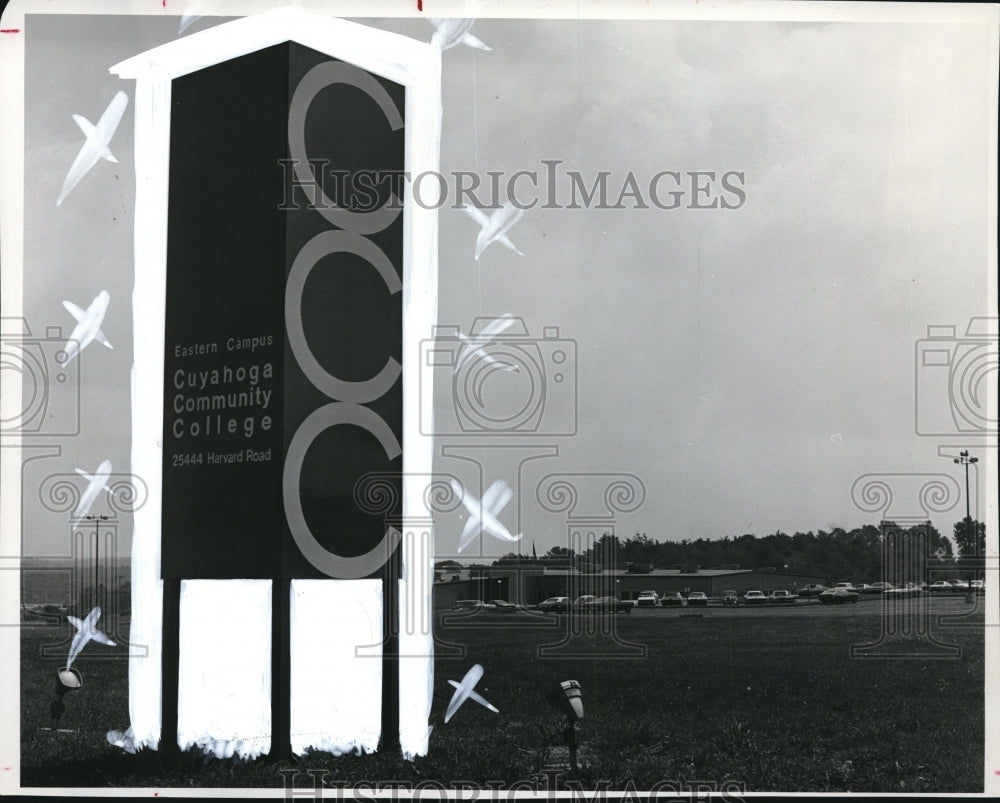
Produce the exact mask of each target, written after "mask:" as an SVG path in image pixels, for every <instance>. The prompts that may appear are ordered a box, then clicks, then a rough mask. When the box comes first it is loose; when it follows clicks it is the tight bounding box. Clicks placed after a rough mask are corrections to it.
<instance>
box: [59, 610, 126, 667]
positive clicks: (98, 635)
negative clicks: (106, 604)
mask: <svg viewBox="0 0 1000 803" xmlns="http://www.w3.org/2000/svg"><path fill="white" fill-rule="evenodd" d="M66 618H67V619H69V623H70V624H71V625H73V627H75V628H76V633H75V634H74V635H73V641H72V642H70V645H69V657H68V658H67V659H66V669H69V668H70V667H71V666H72V665H73V661H74V660H76V656H78V655H79V654H80V652H81V651H82V650H83V648H84V647H86V646H87V642H89V641H96V642H97V643H98V644H107V645H108V646H109V647H114V646H115V643H114V642H113V641H112V640H111V639H109V638H108V637H107V636H106V635H104V633H102V632H101V631H100V630H98V629H97V620H98V619H100V618H101V609H100V607H96V608H93V609H92V610H91V611H90V613H88V614H87V615H86V617H84V618H83V619H77V618H76V617H75V616H67V617H66Z"/></svg>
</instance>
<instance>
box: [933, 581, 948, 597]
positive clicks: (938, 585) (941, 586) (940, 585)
mask: <svg viewBox="0 0 1000 803" xmlns="http://www.w3.org/2000/svg"><path fill="white" fill-rule="evenodd" d="M934 592H938V593H941V592H948V593H950V592H951V583H949V582H948V581H947V580H938V581H936V582H934V583H931V593H932V594H933V593H934Z"/></svg>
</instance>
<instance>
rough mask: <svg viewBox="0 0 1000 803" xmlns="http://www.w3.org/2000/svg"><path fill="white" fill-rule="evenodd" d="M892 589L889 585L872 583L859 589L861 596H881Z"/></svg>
mask: <svg viewBox="0 0 1000 803" xmlns="http://www.w3.org/2000/svg"><path fill="white" fill-rule="evenodd" d="M889 588H892V584H891V583H881V582H880V583H872V584H871V585H866V586H865V587H864V588H863V589H861V593H862V594H882V593H883V592H885V591H886V589H889Z"/></svg>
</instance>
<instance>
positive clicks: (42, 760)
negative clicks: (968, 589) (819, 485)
mask: <svg viewBox="0 0 1000 803" xmlns="http://www.w3.org/2000/svg"><path fill="white" fill-rule="evenodd" d="M961 604H962V603H961V602H960V601H957V600H955V601H942V602H940V603H937V602H935V605H934V608H935V610H940V611H942V612H958V613H960V612H962V611H963V610H964V609H963V608H962V607H961ZM879 608H880V603H878V602H871V603H866V604H863V605H858V606H849V607H848V608H836V609H825V608H824V609H820V608H819V607H818V606H817V607H816V608H815V609H813V610H809V611H798V610H796V611H794V612H789V613H788V614H787V615H780V616H779V615H767V614H766V613H763V612H762V613H761V614H757V613H755V612H750V611H747V612H741V613H743V615H739V616H721V615H715V612H714V611H707V612H706V614H705V615H704V616H703V617H700V618H696V617H688V616H680V615H678V614H674V613H671V614H667V613H666V612H662V613H661V612H648V613H647V612H642V613H635V614H632V615H629V616H620V617H618V619H617V626H618V632H619V636H620V637H621V638H622V639H623V640H625V641H628V642H632V643H636V644H641V645H644V646H645V648H646V655H645V657H644V658H638V659H613V658H601V657H599V656H600V655H601V654H602V653H604V654H607V652H608V645H609V642H608V640H607V639H603V638H596V639H590V638H588V637H585V636H580V637H579V638H577V639H575V640H574V641H573V642H571V646H572V648H573V649H574V651H577V652H581V651H582V652H586V651H588V650H589V651H590V652H591V657H582V658H581V657H558V656H553V655H546V656H545V657H539V647H540V646H542V645H544V644H550V643H552V642H554V641H558V635H557V631H552V630H538V629H527V628H519V627H504V626H498V622H499V621H501V620H500V619H499V618H498V616H497V615H496V614H494V615H493V617H494V618H493V619H489V618H487V617H486V616H484V615H482V614H476V617H479V618H478V619H475V618H474V619H473V620H472V621H473V622H474V623H475V622H477V621H478V622H480V623H482V624H473V625H471V626H469V625H468V620H466V625H465V626H462V627H454V626H452V627H449V628H442V630H441V634H442V635H443V636H444V637H445V638H447V640H449V641H452V642H457V643H459V644H462V645H463V646H464V648H465V655H464V657H461V658H451V659H438V660H437V661H436V668H435V696H434V706H433V709H432V713H431V724H432V725H433V726H434V730H433V732H432V734H431V738H430V751H429V754H428V755H427V756H425V757H421V758H418V759H417V760H415V761H413V762H404V761H402V760H401V759H400V757H399V754H398V752H397V751H394V750H391V749H390V750H385V751H381V752H379V753H375V754H372V755H363V756H355V755H348V756H341V757H334V756H330V755H328V754H311V755H309V756H307V757H305V758H304V759H302V760H301V761H299V762H298V763H297V764H288V763H282V764H279V763H277V762H272V761H269V760H266V759H262V760H259V761H257V762H253V763H245V762H239V761H233V760H225V761H218V760H215V759H209V760H206V759H203V758H201V757H195V756H193V755H190V754H187V755H182V756H180V757H175V758H173V759H166V758H164V757H163V756H161V755H160V754H159V753H157V752H154V751H144V752H143V753H141V754H140V755H137V756H132V755H127V754H124V753H122V751H120V750H118V749H116V748H113V747H111V746H109V745H108V744H107V742H106V740H105V738H104V735H105V733H106V731H107V730H109V729H111V728H119V729H120V728H124V727H125V726H127V724H128V714H127V710H128V707H127V664H126V662H125V661H124V660H114V659H112V658H109V657H103V656H102V654H101V653H100V652H99V651H98V648H97V647H96V646H94V645H91V646H89V647H88V648H87V650H85V651H84V653H83V655H82V656H81V657H80V658H79V659H78V660H77V664H76V665H78V667H79V669H80V670H81V672H82V673H83V675H84V678H85V682H84V687H83V688H82V689H80V690H79V691H76V692H72V693H71V694H70V695H68V696H67V698H66V704H67V710H66V713H65V715H64V716H63V717H62V719H61V720H60V721H59V722H58V723H56V724H57V726H58V727H62V728H67V729H71V730H75V731H76V732H75V733H70V734H59V733H52V732H49V731H44V730H40V728H42V727H50V726H51V725H52V724H53V723H52V721H51V717H50V713H49V705H50V702H51V701H52V699H53V698H54V693H53V689H54V672H55V669H56V667H57V665H60V662H59V660H58V659H57V658H45V659H43V658H41V657H40V654H39V653H40V647H41V645H42V644H44V643H51V642H52V641H53V640H54V637H53V633H52V631H43V630H31V629H25V630H24V631H23V632H24V637H23V639H22V673H21V686H22V689H21V691H22V701H23V704H22V716H21V748H22V760H21V778H22V781H21V782H22V785H24V786H99V787H100V786H124V787H128V786H158V787H170V786H184V787H190V786H213V787H254V786H256V787H276V786H277V787H280V786H281V785H282V783H283V777H282V775H281V774H280V773H279V770H280V769H283V768H284V769H287V768H291V767H294V768H297V769H299V771H300V772H305V771H306V770H313V771H314V772H317V773H322V772H323V771H326V775H325V776H324V780H325V782H326V783H327V784H328V785H334V786H336V785H344V784H347V785H349V786H352V785H359V784H366V783H367V784H368V785H369V787H371V786H376V785H377V784H378V783H379V782H382V783H384V782H387V781H390V780H393V781H402V782H404V783H409V784H412V785H417V784H420V783H425V784H427V783H433V781H441V782H444V783H445V784H449V783H457V782H458V781H460V780H463V781H468V782H472V783H474V784H478V785H480V786H481V787H484V788H485V786H486V785H487V783H488V782H489V783H490V784H492V785H493V786H494V788H510V786H511V785H512V784H514V783H517V782H525V781H527V782H528V783H527V784H525V785H523V786H522V787H520V788H529V786H530V785H531V784H534V783H537V782H538V779H539V778H541V777H544V776H543V775H540V773H543V771H544V770H545V768H546V767H550V768H552V767H557V768H558V767H560V766H561V764H562V762H564V761H565V758H566V755H565V748H564V747H562V742H561V737H560V731H561V727H562V725H563V720H562V718H561V717H560V715H559V714H558V713H557V712H556V711H555V710H554V709H553V708H551V707H550V706H549V705H548V704H547V703H546V702H545V693H546V692H547V691H548V690H549V689H550V688H551V687H552V686H554V685H555V684H557V683H558V682H559V681H562V680H567V679H570V678H572V679H575V680H578V681H579V682H580V684H581V686H582V688H583V695H584V698H583V699H584V705H585V718H584V720H583V722H582V723H581V726H580V729H579V737H578V738H579V742H580V764H581V766H580V769H579V770H578V771H575V772H569V771H566V772H564V773H563V775H562V778H561V780H560V783H565V782H566V781H569V782H571V784H576V783H578V784H579V785H580V787H582V788H584V789H601V788H610V789H626V788H628V787H629V786H631V787H632V788H635V789H650V788H653V787H654V786H655V785H656V784H657V783H660V782H666V781H672V782H674V784H675V785H676V784H682V783H688V784H691V785H693V784H694V783H695V781H699V782H703V783H707V784H709V785H714V786H715V787H716V788H722V787H723V786H724V785H726V784H729V786H728V788H730V789H733V788H743V789H745V790H747V791H869V792H904V793H916V792H976V791H982V789H983V770H984V766H983V750H984V746H983V731H984V719H983V705H984V702H983V684H984V661H983V631H982V629H981V628H967V629H948V630H935V631H933V633H934V634H935V635H937V637H938V638H939V639H941V640H942V641H949V642H954V643H956V644H958V645H960V646H961V648H962V650H961V657H959V658H957V659H952V660H926V659H910V660H900V659H894V660H885V659H857V658H855V659H852V658H851V657H850V655H849V647H850V645H852V644H864V643H868V642H872V641H874V640H875V639H877V638H878V636H879V632H880V619H879V615H878V609H879ZM521 616H524V615H523V614H521ZM503 620H504V621H505V623H506V624H510V623H512V622H515V621H517V620H516V619H514V618H509V617H504V619H503ZM979 622H980V624H981V622H982V617H981V614H980V615H979ZM55 640H57V639H55ZM102 649H105V650H106V648H102ZM107 652H111V651H110V650H107ZM612 652H614V651H612ZM474 663H479V664H482V665H483V667H484V668H485V675H484V677H483V679H482V681H480V683H479V685H478V686H477V691H479V692H480V693H481V694H482V695H483V696H484V697H486V698H487V699H488V700H489V701H490V702H492V703H493V704H494V705H496V706H497V707H498V708H499V709H500V713H499V714H494V713H492V712H490V711H488V710H486V709H485V708H483V707H481V706H479V705H477V704H475V703H474V702H472V701H469V702H467V703H466V704H465V705H464V706H463V707H462V708H461V709H460V710H459V712H458V713H457V714H456V715H455V717H454V718H453V719H452V720H451V722H449V723H448V724H443V716H444V710H445V708H446V707H447V704H448V700H449V699H450V697H451V692H452V688H451V687H450V686H449V685H448V682H447V681H448V679H453V680H459V679H461V677H462V675H463V674H464V673H465V671H466V670H467V669H468V668H469V667H470V666H471V665H472V664H474ZM297 783H298V785H300V786H302V785H308V784H311V783H312V779H311V778H310V777H308V776H306V775H301V776H300V777H299V778H298V780H297ZM542 788H545V787H544V785H543V786H542Z"/></svg>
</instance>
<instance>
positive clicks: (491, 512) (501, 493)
mask: <svg viewBox="0 0 1000 803" xmlns="http://www.w3.org/2000/svg"><path fill="white" fill-rule="evenodd" d="M449 483H450V485H451V489H452V491H454V492H455V495H456V496H458V497H460V498H461V500H462V504H463V505H465V509H466V510H467V511H468V513H469V518H468V519H467V520H466V522H465V527H464V528H463V529H462V537H461V539H460V540H459V542H458V551H459V552H461V551H462V550H463V549H465V548H466V547H467V546H468V545H469V544H470V543H472V540H473V539H474V538H475V537H476V536H477V535H479V534H480V533H484V534H486V535H492V536H493V537H494V538H497V539H499V540H501V541H520V540H521V536H522V533H518V534H517V535H511V534H510V530H508V529H507V528H506V527H505V526H504V525H503V524H501V523H500V520H499V519H498V518H497V516H498V515H499V513H500V511H501V510H503V509H504V507H505V506H506V504H507V503H508V502H509V501H510V500H511V498H512V497H513V496H514V492H513V491H512V490H511V489H510V486H509V485H508V484H507V483H506V482H504V481H503V480H497V481H496V482H494V483H493V484H492V485H491V486H490V487H489V488H487V489H486V493H484V494H483V498H482V500H479V499H476V497H475V496H474V495H473V494H472V493H471V492H470V491H468V490H466V489H465V488H463V487H462V484H461V483H460V482H458V480H449Z"/></svg>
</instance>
